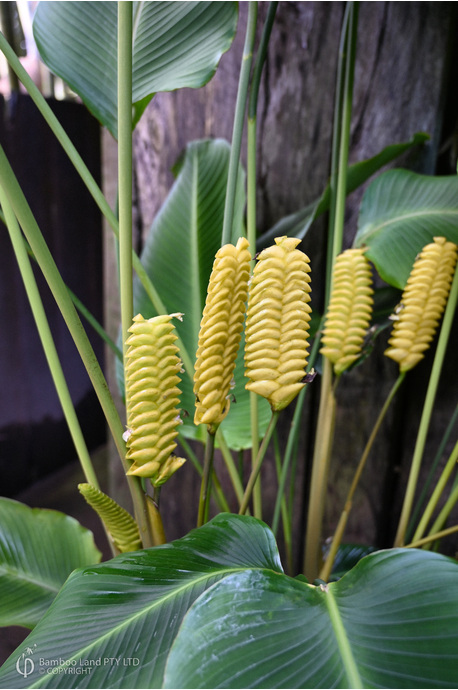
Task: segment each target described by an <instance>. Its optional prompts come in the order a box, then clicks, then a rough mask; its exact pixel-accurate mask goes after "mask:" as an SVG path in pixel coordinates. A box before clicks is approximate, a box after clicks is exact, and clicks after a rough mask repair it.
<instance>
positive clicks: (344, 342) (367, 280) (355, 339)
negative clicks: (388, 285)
mask: <svg viewBox="0 0 458 690" xmlns="http://www.w3.org/2000/svg"><path fill="white" fill-rule="evenodd" d="M371 285H372V275H371V268H370V264H369V262H368V260H367V259H366V257H365V256H364V249H347V250H346V251H345V252H343V253H342V254H340V255H339V256H338V257H337V258H336V262H335V265H334V271H333V283H332V293H331V299H330V301H329V307H328V311H327V314H326V323H325V327H324V331H323V338H322V342H323V344H324V347H322V348H321V354H323V355H324V356H325V357H327V358H328V359H329V361H330V362H332V364H333V365H334V372H335V374H337V375H339V374H341V373H342V372H343V371H345V369H347V368H348V367H349V366H350V365H351V364H353V362H355V361H356V360H357V359H358V356H359V355H360V353H361V348H362V345H363V342H364V338H365V336H366V333H367V329H368V328H369V322H370V319H371V314H372V305H373V299H372V295H373V292H374V291H373V290H372V287H371Z"/></svg>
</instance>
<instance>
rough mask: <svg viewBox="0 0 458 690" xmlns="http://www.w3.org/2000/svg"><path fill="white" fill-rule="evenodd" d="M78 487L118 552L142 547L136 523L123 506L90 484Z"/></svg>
mask: <svg viewBox="0 0 458 690" xmlns="http://www.w3.org/2000/svg"><path fill="white" fill-rule="evenodd" d="M78 489H79V491H80V493H81V494H82V495H83V496H84V498H85V499H86V501H87V502H88V503H89V505H90V506H91V507H92V508H93V509H94V510H95V511H96V513H97V514H98V515H99V517H100V518H101V520H102V521H103V523H104V524H105V526H106V528H107V530H108V531H109V532H110V535H111V537H112V539H113V542H114V544H115V546H116V548H117V549H118V551H119V552H120V553H126V552H127V551H137V550H138V549H141V548H142V542H141V539H140V534H139V531H138V526H137V523H136V522H135V520H134V518H133V517H132V516H131V515H130V514H129V513H128V512H127V511H126V510H124V508H121V506H120V505H118V504H117V503H116V501H114V500H113V499H112V498H110V497H109V496H107V495H106V494H104V493H103V491H100V490H99V489H96V488H95V486H92V485H91V484H78Z"/></svg>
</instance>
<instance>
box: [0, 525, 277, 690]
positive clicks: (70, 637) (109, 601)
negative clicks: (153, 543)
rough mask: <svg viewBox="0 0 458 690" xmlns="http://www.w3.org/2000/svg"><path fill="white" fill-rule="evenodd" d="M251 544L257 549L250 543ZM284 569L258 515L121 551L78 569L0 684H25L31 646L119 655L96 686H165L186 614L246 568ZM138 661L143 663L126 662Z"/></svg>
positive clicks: (55, 680) (39, 680)
mask: <svg viewBox="0 0 458 690" xmlns="http://www.w3.org/2000/svg"><path fill="white" fill-rule="evenodd" d="M247 545H249V548H247ZM247 567H248V568H254V569H268V570H269V571H273V572H278V573H281V564H280V561H279V558H278V553H277V550H276V546H275V540H274V538H273V535H272V533H271V532H270V530H268V529H267V527H266V526H265V525H262V524H260V523H258V522H257V521H256V520H255V519H254V518H239V517H237V516H233V515H226V514H222V515H219V516H218V517H217V518H215V519H214V520H213V521H212V522H210V523H208V524H206V525H205V526H204V527H202V528H201V529H199V530H194V531H192V532H190V533H189V534H188V535H187V536H186V537H184V538H183V539H180V540H178V541H176V542H173V543H171V544H168V545H166V546H163V547H158V548H155V549H148V550H145V551H139V552H137V553H133V554H126V555H121V556H118V557H117V558H115V559H113V560H112V561H109V562H108V563H103V564H101V565H97V566H93V567H90V568H84V569H82V570H79V571H77V572H75V573H74V574H73V575H72V577H70V578H69V580H68V582H67V583H66V585H65V586H64V587H63V589H62V591H61V593H60V595H59V597H58V599H57V600H56V602H55V604H54V605H53V606H52V607H51V609H50V610H49V612H48V615H47V616H46V617H45V618H44V619H43V620H42V622H41V624H39V625H38V626H37V628H36V629H35V630H34V632H33V633H32V635H30V636H29V637H28V638H27V640H26V642H25V643H24V644H23V645H22V646H21V647H20V648H19V649H18V650H17V653H15V654H14V655H13V656H12V657H11V658H10V660H9V661H8V662H6V664H5V665H4V667H3V669H2V671H1V673H0V685H3V686H4V687H22V686H23V685H24V679H23V678H21V676H19V675H18V673H17V671H16V668H15V664H16V659H17V656H18V655H19V654H21V653H22V651H23V650H24V649H26V648H27V647H30V648H32V649H33V648H34V645H36V649H37V654H39V656H40V658H43V659H47V660H53V659H59V658H62V659H64V660H68V659H76V660H77V663H78V664H81V663H84V662H85V660H87V661H90V660H93V659H98V658H102V659H103V658H105V657H116V658H119V659H120V663H119V666H118V665H111V664H104V663H103V662H102V664H101V665H100V666H98V667H95V668H93V669H92V671H91V674H90V684H91V686H92V687H110V686H111V687H112V686H116V687H122V688H133V687H140V688H141V687H156V688H157V687H161V686H162V681H163V674H164V668H165V664H166V661H167V657H168V653H169V650H170V646H171V645H172V643H173V641H174V639H175V637H176V635H177V633H178V630H179V627H180V625H181V623H182V620H183V616H184V615H185V613H186V611H187V610H188V608H189V607H190V606H191V605H192V603H193V602H194V601H195V600H196V599H197V598H198V597H199V596H200V595H201V594H202V593H203V592H204V591H205V590H206V589H207V588H208V587H211V586H212V585H214V584H215V582H217V581H218V580H220V579H222V578H224V577H227V576H228V575H230V574H232V573H234V572H237V571H243V570H245V569H246V568H247ZM127 658H137V659H140V663H139V664H138V665H137V666H125V665H123V662H122V659H127ZM82 678H84V676H80V677H78V676H73V677H71V676H63V675H62V676H59V675H52V676H49V675H45V676H40V675H39V667H38V665H37V667H36V669H35V672H34V674H32V675H31V676H29V678H27V681H26V685H27V686H29V685H30V686H33V687H59V686H60V685H61V684H62V683H63V682H65V687H69V688H70V687H77V686H78V685H79V683H80V682H81V680H82Z"/></svg>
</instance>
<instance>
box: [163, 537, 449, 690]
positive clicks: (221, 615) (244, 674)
mask: <svg viewBox="0 0 458 690" xmlns="http://www.w3.org/2000/svg"><path fill="white" fill-rule="evenodd" d="M457 648H458V564H457V563H456V562H455V561H453V560H451V559H448V558H445V557H443V556H440V555H437V554H431V553H427V552H424V551H414V550H409V549H395V550H391V551H383V552H378V553H375V554H372V555H370V556H367V557H366V558H364V559H363V560H361V561H360V562H359V563H358V565H357V566H356V567H355V568H354V569H353V570H352V571H350V572H349V573H347V574H346V575H345V576H344V577H343V578H342V579H341V580H339V581H338V582H333V583H330V584H328V585H327V586H324V585H323V586H318V587H315V586H313V585H309V584H306V583H304V582H302V581H300V580H299V579H295V580H293V579H291V578H288V577H287V576H285V575H282V574H280V573H275V572H272V571H268V570H254V569H247V570H245V571H244V572H241V573H234V574H233V575H230V576H228V577H227V578H225V579H224V580H221V581H220V582H219V583H217V584H215V585H214V586H213V587H211V588H210V589H208V590H207V591H206V592H205V593H204V594H203V595H202V596H201V597H200V598H199V599H198V600H197V601H196V603H195V604H194V605H193V606H192V607H191V608H190V610H189V612H188V614H187V615H186V616H185V618H184V621H183V624H182V626H181V628H180V630H179V633H178V636H177V638H176V640H175V642H174V644H173V646H172V649H171V652H170V655H169V659H168V662H167V667H166V673H165V683H164V686H165V687H166V688H222V687H224V688H334V687H340V688H367V687H369V688H373V687H384V688H431V687H435V688H438V687H441V688H453V687H456V684H457V681H458V666H457V656H456V650H457Z"/></svg>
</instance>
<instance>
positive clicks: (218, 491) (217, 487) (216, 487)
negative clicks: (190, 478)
mask: <svg viewBox="0 0 458 690" xmlns="http://www.w3.org/2000/svg"><path fill="white" fill-rule="evenodd" d="M180 446H182V447H183V449H184V451H185V453H186V457H187V458H189V460H191V463H192V464H193V466H194V468H195V470H196V471H197V473H198V474H199V476H200V477H202V475H203V472H204V471H203V468H202V465H201V464H200V462H199V459H198V457H197V455H196V454H195V453H194V451H193V449H192V448H191V445H190V444H189V443H188V442H187V440H186V439H185V438H184V436H182V435H180ZM212 493H213V498H214V499H215V501H216V503H217V504H218V506H219V507H220V509H221V510H222V511H223V512H225V513H230V512H231V510H230V508H229V504H228V502H227V500H226V497H225V495H224V493H223V490H222V488H221V484H220V482H219V479H218V477H217V476H216V474H215V472H213V476H212Z"/></svg>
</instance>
